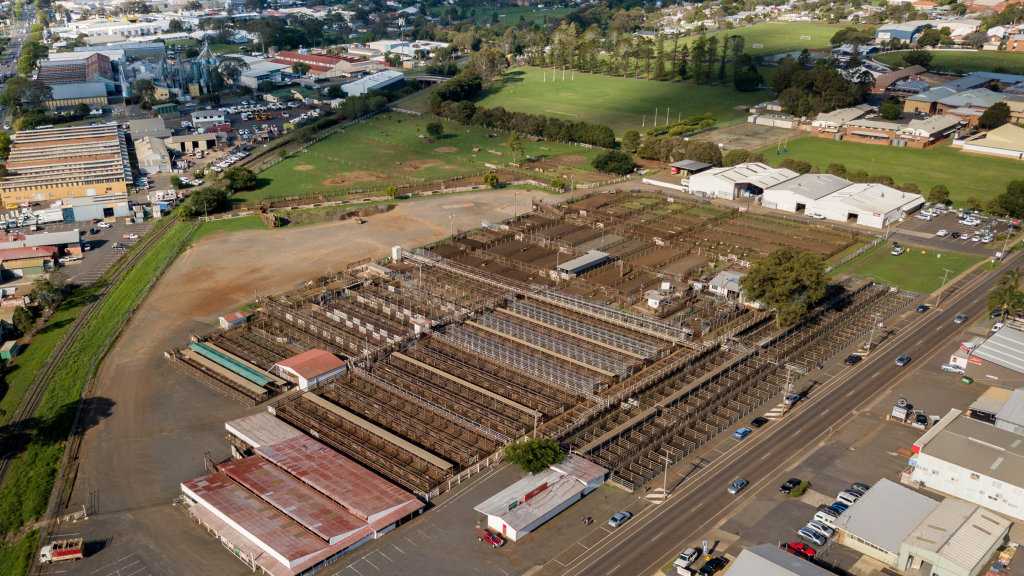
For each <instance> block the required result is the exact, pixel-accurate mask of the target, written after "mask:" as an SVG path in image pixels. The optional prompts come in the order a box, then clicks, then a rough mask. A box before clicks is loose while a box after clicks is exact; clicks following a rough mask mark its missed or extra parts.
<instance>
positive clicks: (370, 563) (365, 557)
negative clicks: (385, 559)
mask: <svg viewBox="0 0 1024 576" xmlns="http://www.w3.org/2000/svg"><path fill="white" fill-rule="evenodd" d="M367 556H368V555H367ZM367 556H363V557H362V560H363V562H366V563H367V564H369V565H370V566H373V569H374V570H376V571H377V572H380V568H378V567H377V565H376V564H374V563H373V562H370V559H369V558H368V557H367Z"/></svg>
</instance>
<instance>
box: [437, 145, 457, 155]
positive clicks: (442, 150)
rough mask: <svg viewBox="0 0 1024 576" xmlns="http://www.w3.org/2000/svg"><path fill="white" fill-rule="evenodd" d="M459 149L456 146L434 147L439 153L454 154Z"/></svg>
mask: <svg viewBox="0 0 1024 576" xmlns="http://www.w3.org/2000/svg"><path fill="white" fill-rule="evenodd" d="M458 151H459V149H458V148H456V147H455V146H439V147H437V148H434V152H437V153H438V154H452V153H454V152H458Z"/></svg>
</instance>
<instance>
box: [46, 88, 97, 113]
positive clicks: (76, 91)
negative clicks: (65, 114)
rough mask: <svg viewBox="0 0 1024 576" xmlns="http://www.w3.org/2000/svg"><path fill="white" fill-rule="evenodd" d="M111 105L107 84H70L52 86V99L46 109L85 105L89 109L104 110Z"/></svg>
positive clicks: (48, 101)
mask: <svg viewBox="0 0 1024 576" xmlns="http://www.w3.org/2000/svg"><path fill="white" fill-rule="evenodd" d="M109 103H110V100H109V99H108V98H107V83H106V82H69V83H67V84H54V85H52V86H50V99H49V100H47V101H46V107H47V108H49V109H50V110H63V109H66V108H74V107H75V106H78V105H79V104H85V105H86V106H88V107H89V108H102V107H104V106H106V105H107V104H109Z"/></svg>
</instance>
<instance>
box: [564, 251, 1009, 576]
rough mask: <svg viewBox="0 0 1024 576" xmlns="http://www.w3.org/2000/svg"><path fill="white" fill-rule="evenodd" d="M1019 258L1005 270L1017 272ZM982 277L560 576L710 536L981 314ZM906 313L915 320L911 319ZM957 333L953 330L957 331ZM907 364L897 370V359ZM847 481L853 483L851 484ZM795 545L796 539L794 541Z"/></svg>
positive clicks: (614, 575)
mask: <svg viewBox="0 0 1024 576" xmlns="http://www.w3.org/2000/svg"><path fill="white" fill-rule="evenodd" d="M1021 260H1022V257H1021V253H1014V254H1013V255H1012V256H1011V257H1010V258H1008V259H1007V262H1006V264H1008V265H1011V266H1012V265H1018V264H1019V263H1020V261H1021ZM1005 269H1006V266H1004V267H1001V268H1000V269H999V272H995V273H994V272H987V273H985V274H983V275H981V276H979V277H976V278H974V279H972V280H971V282H970V283H969V284H967V285H965V286H964V287H963V288H961V289H960V290H959V291H958V292H957V293H954V294H952V295H951V296H950V298H949V299H948V301H946V302H943V303H942V306H941V308H937V309H932V310H929V311H928V312H926V313H923V314H920V315H918V316H914V317H911V319H910V320H909V323H907V324H904V325H902V326H901V327H900V328H899V331H898V334H897V335H896V336H895V337H893V338H891V339H889V340H887V341H886V342H884V343H883V344H881V345H879V346H877V347H876V349H875V351H873V352H872V353H871V355H870V356H869V357H868V358H866V359H865V360H864V361H862V362H861V363H860V364H858V365H855V366H853V367H845V368H844V369H843V370H842V371H841V372H840V373H838V374H837V375H836V376H835V377H833V378H831V379H830V380H828V381H826V382H824V383H822V384H821V385H819V386H817V387H816V389H815V390H813V391H812V393H811V395H810V396H809V397H808V398H807V399H805V400H804V401H802V402H801V403H800V404H798V405H797V406H796V407H795V408H794V409H793V410H792V411H791V412H790V413H789V414H788V415H787V416H786V417H785V418H783V419H782V420H781V421H780V422H779V423H778V424H776V425H774V426H771V427H769V428H766V429H765V430H763V431H759V432H757V433H755V434H754V435H753V436H751V437H750V438H749V439H748V440H747V441H745V442H743V443H741V444H739V445H738V446H736V448H735V449H733V450H732V451H731V452H730V453H727V454H725V455H723V456H722V457H721V458H719V459H718V460H716V461H714V462H713V463H712V464H711V465H709V466H708V467H707V468H705V469H704V470H702V471H700V472H699V473H697V474H696V475H695V476H694V478H693V479H691V480H689V481H687V482H686V483H685V484H683V485H682V486H681V487H680V488H679V489H677V491H676V492H675V493H674V494H673V495H672V496H671V497H670V498H669V499H668V500H667V501H666V502H665V503H664V504H662V505H661V506H657V507H654V508H652V509H651V510H650V511H647V512H645V513H642V514H641V515H639V516H638V517H637V518H635V519H633V521H632V522H630V523H628V524H626V525H625V526H624V527H622V528H620V529H619V530H617V531H615V532H613V533H612V534H610V535H609V536H608V537H606V538H605V539H604V540H602V541H601V542H599V543H597V544H596V545H594V546H593V547H592V548H591V549H589V550H588V551H587V553H586V554H584V555H582V556H580V557H579V558H577V560H576V561H575V562H573V563H572V564H570V565H569V566H567V567H566V568H565V569H564V571H563V572H562V573H563V574H565V575H567V576H575V575H583V574H586V575H591V574H600V575H603V576H638V575H639V576H647V575H649V574H651V573H653V572H655V571H656V570H658V569H659V568H660V567H661V566H664V565H665V564H667V563H668V562H669V561H671V560H672V558H673V557H674V556H675V554H677V553H678V552H679V550H680V549H682V548H685V547H686V545H691V546H692V545H693V543H694V542H700V541H701V539H703V538H705V537H706V536H707V534H708V533H709V532H710V531H711V529H712V528H713V527H714V526H715V525H716V524H718V523H719V522H721V521H722V520H724V519H725V518H727V517H729V516H730V515H732V514H734V513H735V512H736V511H737V510H738V509H740V508H741V507H742V506H743V505H744V504H745V503H746V502H747V501H748V500H749V499H750V498H752V497H753V494H755V493H757V492H759V491H760V490H762V489H764V488H766V487H767V488H769V489H771V490H774V489H776V486H777V485H779V484H781V483H782V482H783V481H784V480H785V478H786V477H787V476H786V471H788V470H790V469H791V468H793V467H794V466H795V465H796V463H797V461H799V460H800V459H801V458H803V457H804V456H805V455H806V453H807V452H808V449H807V447H809V446H815V445H817V444H818V443H819V442H820V441H821V440H823V439H824V438H826V437H827V435H829V434H830V432H831V431H832V430H831V429H833V428H834V427H838V426H841V425H842V424H843V423H844V422H845V421H846V417H847V416H848V415H850V414H852V413H854V411H856V410H858V408H860V407H861V406H862V405H863V404H866V403H868V402H870V401H871V400H873V398H874V397H875V396H876V395H877V393H878V392H879V391H880V390H883V389H887V388H890V387H891V386H894V385H895V384H896V383H897V382H898V381H899V380H901V379H902V378H904V377H906V375H907V374H909V373H910V372H911V369H912V367H913V362H921V361H924V360H925V358H928V357H930V356H933V355H934V353H935V352H936V351H938V350H939V349H940V348H941V347H942V346H945V345H946V344H947V339H948V338H949V336H950V335H951V334H952V333H953V331H954V327H955V325H954V323H953V317H954V316H956V314H958V313H960V312H965V313H967V314H968V315H970V316H971V317H972V318H976V317H977V316H978V315H980V314H984V313H985V310H986V295H987V293H988V291H989V290H990V289H991V288H992V287H993V285H994V284H995V282H996V281H997V279H998V277H999V275H1000V272H1002V271H1003V270H1005ZM911 314H915V313H914V312H911ZM956 329H959V327H956ZM904 353H905V354H909V355H910V356H911V357H912V358H913V362H912V363H911V366H909V367H906V368H899V367H898V366H896V363H895V359H896V357H897V356H899V355H900V354H904ZM736 478H746V479H747V480H749V481H750V486H748V487H747V488H746V490H744V491H743V492H741V493H740V494H739V495H738V496H732V495H729V494H728V492H726V487H727V486H728V485H729V483H730V482H732V481H733V480H734V479H736ZM851 481H852V480H851ZM793 536H794V539H797V537H796V534H794V535H793Z"/></svg>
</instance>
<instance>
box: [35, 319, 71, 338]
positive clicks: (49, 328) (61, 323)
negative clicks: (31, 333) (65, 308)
mask: <svg viewBox="0 0 1024 576" xmlns="http://www.w3.org/2000/svg"><path fill="white" fill-rule="evenodd" d="M74 321H75V319H74V318H65V319H63V320H58V321H56V322H50V323H48V324H46V325H45V326H43V327H42V328H40V329H39V330H38V331H37V332H36V335H37V336H38V335H40V334H47V333H49V332H53V331H54V330H60V329H61V328H63V327H65V326H67V325H68V324H71V323H72V322H74Z"/></svg>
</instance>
